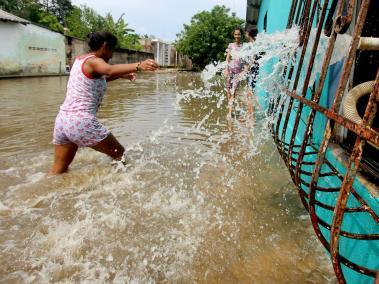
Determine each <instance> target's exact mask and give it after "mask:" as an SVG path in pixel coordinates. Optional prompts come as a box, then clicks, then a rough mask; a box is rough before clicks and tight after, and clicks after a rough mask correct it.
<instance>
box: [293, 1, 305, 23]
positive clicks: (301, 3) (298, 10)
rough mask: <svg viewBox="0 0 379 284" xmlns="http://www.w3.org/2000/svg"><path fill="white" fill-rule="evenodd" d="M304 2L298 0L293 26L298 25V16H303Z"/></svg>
mask: <svg viewBox="0 0 379 284" xmlns="http://www.w3.org/2000/svg"><path fill="white" fill-rule="evenodd" d="M303 4H304V0H300V2H299V8H298V9H297V13H296V19H295V24H296V25H299V22H300V14H303V11H304V5H303Z"/></svg>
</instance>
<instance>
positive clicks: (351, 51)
mask: <svg viewBox="0 0 379 284" xmlns="http://www.w3.org/2000/svg"><path fill="white" fill-rule="evenodd" d="M339 4H340V5H339V9H338V14H339V15H340V14H341V11H342V1H341V0H340V2H339ZM369 4H370V0H363V2H362V5H361V7H360V11H359V14H358V19H357V25H356V27H355V30H354V34H353V39H352V42H351V45H350V48H349V52H348V57H347V58H346V60H345V63H344V67H343V73H342V76H341V78H340V81H339V85H338V88H337V93H336V96H335V99H334V102H333V106H332V109H331V112H330V113H329V114H334V115H336V112H335V111H336V109H337V110H338V107H339V105H340V100H341V97H342V94H343V91H344V89H345V86H346V82H347V79H348V75H349V74H350V71H351V66H352V63H353V62H352V59H353V58H355V52H356V49H357V46H358V40H359V36H360V34H361V32H362V29H363V25H364V21H365V18H366V15H367V10H368V6H369ZM332 35H334V36H332V37H331V39H332V38H335V37H336V29H334V31H333V33H332ZM316 105H317V106H318V104H316ZM330 119H331V117H328V122H327V125H326V129H325V133H324V137H323V141H322V144H321V147H320V152H319V155H318V156H317V161H316V165H315V169H314V173H313V175H312V179H311V184H310V188H309V194H310V195H309V200H310V202H309V211H310V213H311V219H312V224H313V226H314V228H315V231H316V234H317V236H318V237H319V239H320V241H321V242H322V243H323V244H324V245H325V242H326V243H327V241H326V240H325V238H324V237H323V236H322V234H321V232H320V229H319V228H318V224H317V216H316V210H315V205H314V201H315V188H316V187H317V182H318V178H319V173H320V171H321V167H322V165H323V163H324V159H325V153H326V150H327V148H328V144H329V140H330V137H331V136H332V133H333V127H332V125H331V120H330ZM340 121H341V122H342V121H343V120H340ZM337 122H338V121H337ZM340 124H341V123H340ZM345 124H346V125H347V123H345ZM351 126H352V127H351V128H353V129H354V128H355V127H361V126H358V125H355V124H354V123H352V125H351ZM347 128H348V127H347ZM355 132H356V131H355ZM357 134H360V133H357ZM372 134H373V133H372ZM363 138H364V139H366V137H363ZM367 138H370V137H367ZM376 140H377V142H378V137H376ZM311 201H313V204H312V203H311ZM335 272H336V276H337V278H338V280H339V281H340V282H341V283H345V279H344V278H343V275H342V274H341V273H339V270H338V269H335Z"/></svg>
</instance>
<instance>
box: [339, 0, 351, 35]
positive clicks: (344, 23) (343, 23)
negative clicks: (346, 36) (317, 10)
mask: <svg viewBox="0 0 379 284" xmlns="http://www.w3.org/2000/svg"><path fill="white" fill-rule="evenodd" d="M355 2H356V0H349V3H348V4H347V13H346V15H345V16H343V15H342V13H340V14H338V15H337V18H336V20H335V25H334V30H335V32H336V33H338V34H343V33H345V32H346V31H347V30H348V29H349V27H350V23H351V20H352V19H353V10H354V7H355ZM341 12H342V11H341Z"/></svg>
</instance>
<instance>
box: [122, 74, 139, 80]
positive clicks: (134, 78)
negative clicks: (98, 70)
mask: <svg viewBox="0 0 379 284" xmlns="http://www.w3.org/2000/svg"><path fill="white" fill-rule="evenodd" d="M121 78H124V79H128V80H129V81H135V80H136V78H137V76H136V73H129V74H125V75H123V76H121Z"/></svg>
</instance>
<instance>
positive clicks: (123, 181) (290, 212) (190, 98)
mask: <svg viewBox="0 0 379 284" xmlns="http://www.w3.org/2000/svg"><path fill="white" fill-rule="evenodd" d="M65 84H66V78H35V79H17V80H2V81H0V91H1V94H2V112H1V113H0V133H1V136H0V137H1V138H0V139H1V141H0V142H1V143H0V178H1V181H2V184H1V188H0V230H1V234H0V247H1V248H0V249H1V255H2V257H1V258H0V282H4V283H17V282H26V283H40V282H57V281H58V282H59V281H60V282H90V283H93V282H112V281H113V282H115V283H125V282H129V283H130V282H131V283H159V282H169V283H172V282H175V283H176V282H178V283H188V282H198V283H305V282H312V283H334V277H333V273H332V271H331V269H330V267H329V266H330V265H329V262H328V261H326V260H325V259H324V253H323V251H321V249H320V245H319V243H318V242H317V240H316V239H315V237H314V236H313V233H312V231H311V226H310V223H309V220H308V217H307V215H305V212H304V209H303V208H302V206H301V204H300V202H299V200H298V198H297V195H296V191H295V190H294V186H293V185H292V183H291V182H290V178H289V176H288V174H287V171H286V170H285V167H284V166H283V164H282V162H281V160H280V159H279V156H278V155H277V153H276V150H275V146H274V145H273V144H272V143H271V140H270V139H269V134H268V132H267V131H266V126H265V120H264V119H263V118H264V115H263V114H262V113H260V111H259V110H257V109H255V113H254V115H255V120H256V121H255V123H254V124H253V126H252V125H251V124H250V125H249V124H248V123H246V120H244V119H234V120H233V121H232V124H231V128H232V130H231V131H228V125H227V123H226V119H225V117H226V105H225V104H226V100H225V97H224V95H223V94H222V93H223V92H222V88H223V86H222V85H221V84H220V85H218V87H217V84H215V85H214V86H216V87H212V88H213V89H212V88H211V89H207V88H203V86H202V83H201V80H200V78H199V75H198V74H189V73H157V74H141V78H139V79H138V80H137V81H136V82H128V81H115V82H111V84H110V85H109V88H108V93H107V95H106V97H105V99H104V101H103V105H102V107H101V109H100V112H99V120H100V121H101V122H102V123H103V124H104V125H105V126H106V127H108V128H109V129H110V130H111V131H112V132H113V133H114V135H115V136H116V137H117V138H119V140H120V141H121V142H122V143H123V144H124V145H125V146H126V148H127V155H128V158H129V160H130V167H129V168H128V169H127V170H126V171H125V169H122V168H119V167H118V166H117V165H111V164H110V160H109V158H108V157H106V156H104V155H102V154H99V153H96V152H95V151H93V150H90V149H81V150H80V151H79V152H78V155H77V157H76V159H75V160H74V162H73V164H72V167H71V171H70V172H69V173H68V174H64V175H61V176H58V177H53V178H49V179H47V178H45V172H46V170H47V169H48V168H49V166H50V164H51V159H52V150H53V147H52V145H51V143H50V140H51V136H52V128H53V123H54V118H55V115H56V113H57V110H58V107H59V105H60V104H61V103H62V101H63V97H64V90H65Z"/></svg>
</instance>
